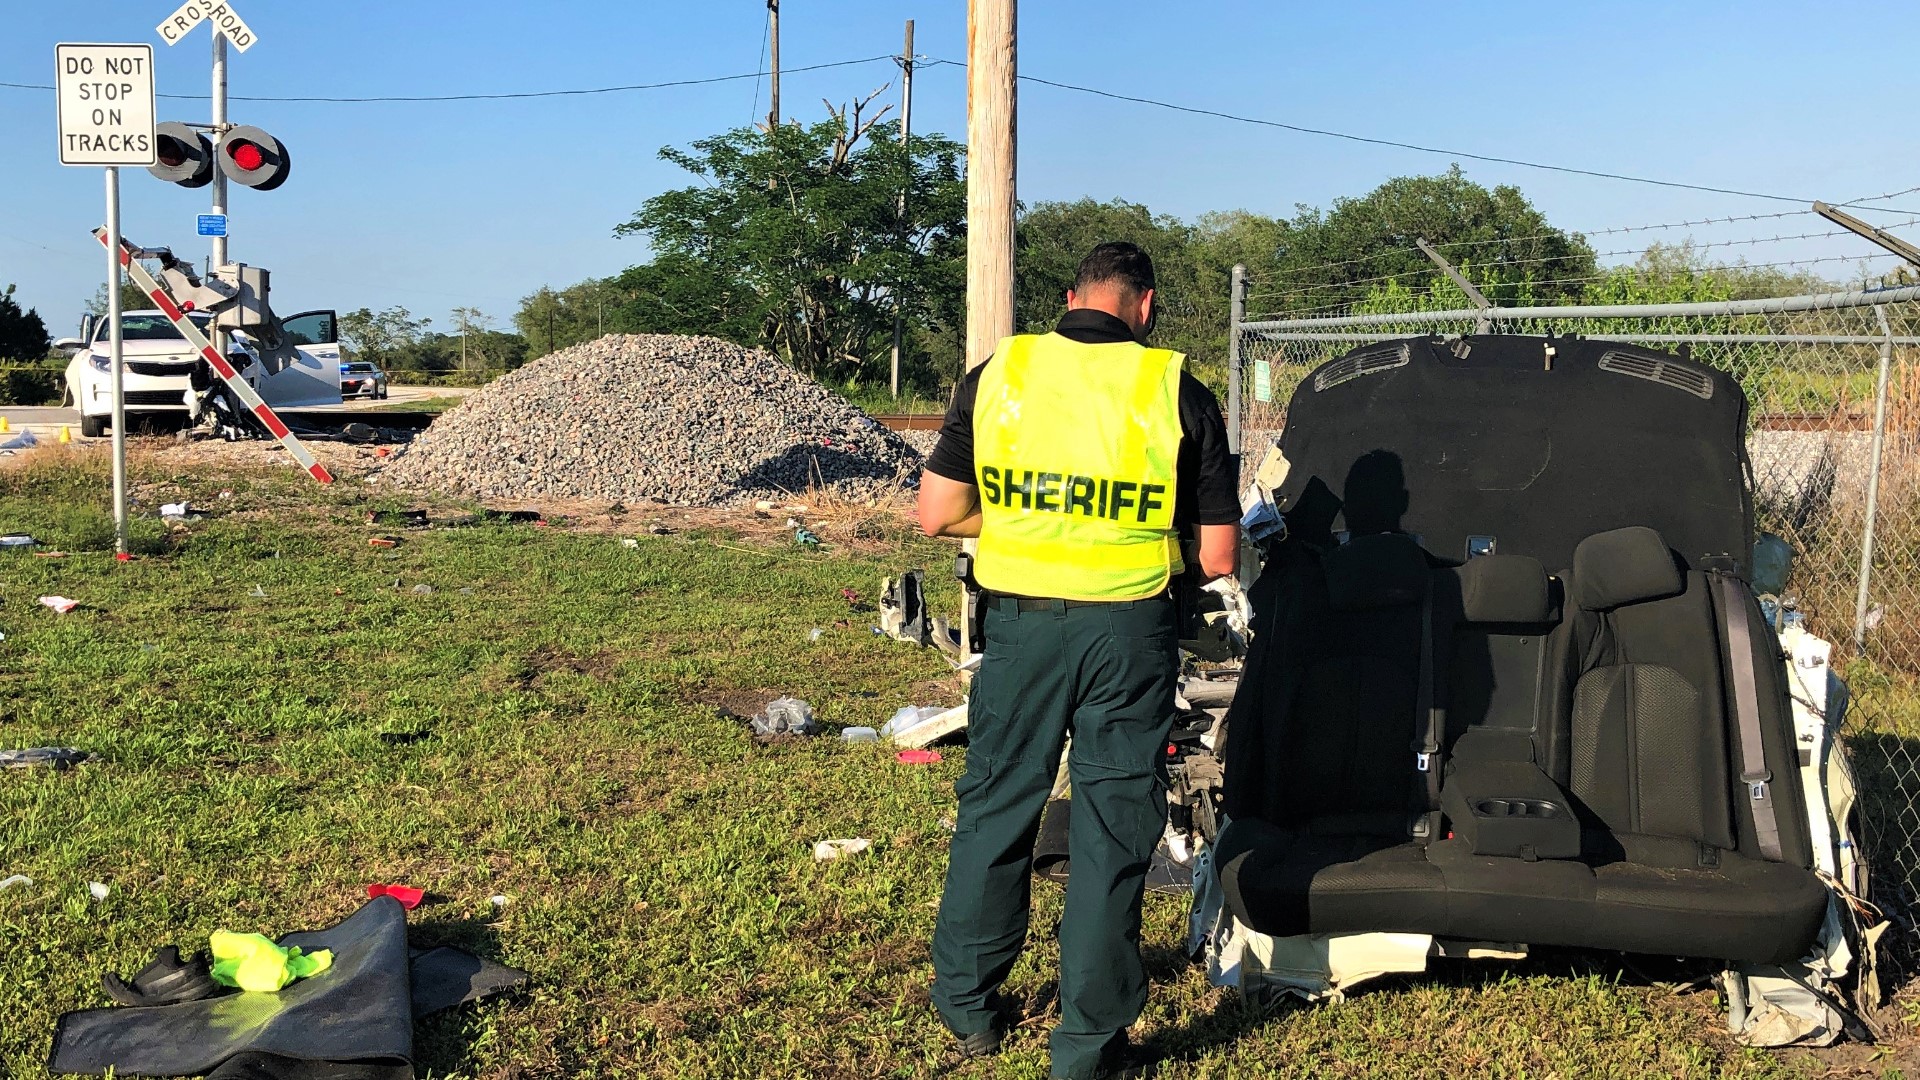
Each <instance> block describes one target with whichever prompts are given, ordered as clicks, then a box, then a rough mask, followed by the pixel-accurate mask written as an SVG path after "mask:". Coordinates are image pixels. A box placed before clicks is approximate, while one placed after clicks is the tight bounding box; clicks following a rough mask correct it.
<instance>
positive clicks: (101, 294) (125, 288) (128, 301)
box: [87, 281, 153, 317]
mask: <svg viewBox="0 0 1920 1080" xmlns="http://www.w3.org/2000/svg"><path fill="white" fill-rule="evenodd" d="M152 308H153V299H152V298H151V297H149V296H148V295H147V294H146V293H144V292H141V291H140V286H138V285H135V284H134V283H133V282H131V281H122V282H121V283H120V310H121V311H148V310H151V309H152ZM106 313H107V283H106V282H104V281H103V282H101V283H100V287H99V288H97V289H95V290H93V298H92V299H90V300H88V301H87V314H89V315H94V316H101V317H104V316H105V315H106Z"/></svg>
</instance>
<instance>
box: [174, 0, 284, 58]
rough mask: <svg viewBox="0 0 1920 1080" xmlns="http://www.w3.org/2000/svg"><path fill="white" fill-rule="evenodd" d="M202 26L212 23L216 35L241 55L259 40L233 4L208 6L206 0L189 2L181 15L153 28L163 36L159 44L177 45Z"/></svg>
mask: <svg viewBox="0 0 1920 1080" xmlns="http://www.w3.org/2000/svg"><path fill="white" fill-rule="evenodd" d="M202 22H211V23H212V24H213V32H214V33H216V34H225V35H226V36H227V40H228V41H231V42H233V47H234V48H236V49H239V50H240V51H241V52H246V51H247V50H248V49H251V48H253V43H254V42H256V41H259V40H260V37H259V35H257V34H255V33H254V32H253V28H252V27H250V26H248V25H247V24H246V20H244V19H242V18H241V17H240V13H239V12H237V11H235V10H233V5H232V4H223V3H209V2H207V0H187V2H186V3H184V4H181V5H180V9H179V10H178V11H175V12H174V13H173V14H171V15H169V16H167V17H166V20H165V21H163V22H162V23H161V24H160V25H159V26H156V27H154V32H155V33H157V34H159V35H160V40H162V41H164V42H166V43H167V44H169V45H174V44H178V43H179V41H180V39H181V38H183V37H186V36H187V32H188V31H189V30H192V29H193V28H194V27H196V26H199V25H200V24H201V23H202Z"/></svg>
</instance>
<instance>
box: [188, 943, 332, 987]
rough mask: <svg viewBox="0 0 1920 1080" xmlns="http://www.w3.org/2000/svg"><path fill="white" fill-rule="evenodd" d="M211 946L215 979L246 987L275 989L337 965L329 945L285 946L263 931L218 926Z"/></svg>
mask: <svg viewBox="0 0 1920 1080" xmlns="http://www.w3.org/2000/svg"><path fill="white" fill-rule="evenodd" d="M211 948H212V950H213V981H214V982H217V983H220V984H221V985H223V986H237V987H239V988H240V989H242V990H256V991H265V992H272V991H275V990H279V989H281V988H283V987H285V986H286V985H287V984H288V983H291V982H293V981H294V980H296V979H304V978H306V977H307V976H309V975H318V974H319V973H321V972H323V971H325V970H327V969H328V968H330V967H332V966H333V953H332V952H331V951H329V950H327V949H316V950H315V951H313V952H302V951H301V949H300V946H298V945H294V946H292V947H289V948H284V949H283V948H281V947H280V946H278V945H275V944H274V943H273V942H272V941H270V940H268V939H267V938H266V937H265V936H263V935H260V934H230V933H228V932H227V931H225V930H216V931H214V932H213V939H212V942H211Z"/></svg>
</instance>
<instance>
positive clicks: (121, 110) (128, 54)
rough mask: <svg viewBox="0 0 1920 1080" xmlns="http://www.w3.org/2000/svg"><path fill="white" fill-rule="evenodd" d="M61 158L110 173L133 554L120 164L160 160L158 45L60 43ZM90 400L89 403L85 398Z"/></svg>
mask: <svg viewBox="0 0 1920 1080" xmlns="http://www.w3.org/2000/svg"><path fill="white" fill-rule="evenodd" d="M53 58H54V69H55V75H54V83H55V85H56V87H57V89H58V93H57V94H56V97H57V98H58V101H59V106H58V111H59V124H60V164H62V165H103V166H106V170H105V171H106V179H107V233H108V245H107V251H108V254H107V341H108V347H109V349H110V350H111V359H110V360H109V363H111V364H112V375H113V543H114V551H115V553H116V554H117V555H118V556H119V557H120V558H122V559H125V558H126V557H127V402H126V391H125V379H126V364H125V358H124V355H123V353H124V342H123V340H122V337H121V327H120V260H119V258H118V252H119V250H120V166H122V165H139V166H143V167H144V166H148V165H152V164H153V163H154V161H155V155H154V150H155V141H154V109H153V105H154V94H153V46H151V45H80V44H60V45H55V46H54V49H53ZM80 405H81V407H82V408H84V407H85V403H84V402H81V403H80Z"/></svg>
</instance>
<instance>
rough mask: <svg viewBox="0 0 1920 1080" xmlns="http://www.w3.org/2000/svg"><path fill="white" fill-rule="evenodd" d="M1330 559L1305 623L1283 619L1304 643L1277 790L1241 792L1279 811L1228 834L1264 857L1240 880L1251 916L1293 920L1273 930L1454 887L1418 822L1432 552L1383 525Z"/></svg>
mask: <svg viewBox="0 0 1920 1080" xmlns="http://www.w3.org/2000/svg"><path fill="white" fill-rule="evenodd" d="M1322 569H1323V571H1324V572H1323V574H1322V575H1319V579H1320V581H1322V582H1323V583H1324V588H1325V591H1324V594H1323V595H1318V596H1311V597H1308V598H1306V599H1307V602H1306V603H1302V604H1300V605H1298V608H1297V614H1296V619H1295V621H1296V622H1298V623H1299V624H1300V625H1298V626H1291V627H1286V628H1280V629H1279V632H1280V633H1282V634H1285V635H1287V636H1288V637H1289V639H1290V640H1292V641H1295V642H1297V643H1298V647H1297V649H1298V651H1297V654H1296V655H1294V656H1292V657H1288V658H1286V659H1287V660H1288V661H1289V662H1290V664H1291V665H1292V666H1293V667H1294V668H1295V670H1297V671H1298V673H1299V674H1298V679H1299V683H1298V689H1297V691H1295V693H1294V694H1293V695H1292V700H1291V702H1290V703H1289V705H1287V706H1283V707H1282V708H1281V709H1279V710H1278V711H1279V712H1280V713H1281V726H1280V727H1279V729H1278V730H1276V731H1269V732H1266V733H1264V735H1263V739H1264V740H1265V741H1267V742H1270V743H1273V744H1275V745H1276V746H1277V747H1278V748H1279V749H1280V750H1281V751H1282V752H1281V753H1277V754H1272V755H1269V756H1268V757H1267V759H1266V760H1269V761H1271V762H1272V763H1273V765H1274V767H1275V769H1276V774H1275V775H1270V776H1264V777H1262V778H1261V782H1262V783H1263V784H1265V785H1267V786H1268V788H1269V790H1268V791H1265V792H1263V793H1261V794H1262V795H1263V796H1264V798H1261V799H1257V800H1256V799H1251V798H1243V799H1242V800H1241V801H1242V804H1243V805H1244V804H1257V805H1259V806H1261V807H1262V808H1263V811H1264V813H1265V815H1266V816H1265V817H1262V818H1244V819H1239V820H1235V821H1234V822H1233V823H1232V824H1231V825H1230V826H1229V827H1228V828H1227V829H1226V830H1224V831H1223V832H1222V835H1221V837H1220V840H1221V843H1222V844H1223V845H1225V844H1227V843H1229V842H1233V843H1238V844H1244V845H1245V847H1246V848H1247V849H1248V851H1249V854H1250V855H1251V856H1252V857H1253V860H1254V864H1255V866H1256V867H1257V868H1256V869H1250V870H1248V871H1247V872H1245V873H1242V874H1239V875H1238V876H1237V877H1236V878H1235V881H1236V882H1237V883H1238V884H1237V885H1236V886H1234V887H1238V888H1243V889H1244V890H1245V891H1246V894H1247V907H1248V909H1249V910H1251V911H1254V912H1257V913H1258V914H1257V916H1256V917H1255V918H1253V919H1248V920H1247V921H1249V922H1250V923H1252V925H1254V926H1256V927H1259V928H1261V929H1263V930H1264V929H1265V928H1266V927H1268V926H1272V927H1283V928H1285V929H1278V930H1269V931H1267V932H1270V933H1304V932H1306V930H1305V928H1306V927H1310V926H1313V927H1317V926H1321V925H1327V924H1329V923H1330V922H1338V921H1342V920H1359V921H1361V922H1366V923H1372V922H1376V921H1378V920H1381V919H1388V918H1394V917H1397V916H1398V915H1399V914H1400V913H1401V912H1402V911H1403V910H1404V909H1405V908H1406V907H1407V905H1408V903H1409V898H1410V897H1419V896H1435V897H1438V896H1440V895H1441V893H1440V889H1441V880H1440V874H1439V872H1438V871H1437V870H1435V869H1434V868H1433V867H1432V866H1429V865H1428V864H1427V861H1426V858H1425V856H1424V854H1423V853H1422V851H1421V848H1420V845H1419V844H1417V843H1415V842H1414V840H1413V838H1412V835H1411V831H1410V826H1411V824H1412V823H1413V821H1414V819H1415V818H1416V817H1417V815H1418V814H1419V812H1420V811H1421V810H1422V809H1424V806H1423V805H1422V804H1421V802H1420V801H1419V799H1418V787H1417V783H1416V777H1415V774H1414V771H1413V768H1412V764H1413V751H1412V746H1413V742H1414V739H1415V735H1416V732H1415V726H1414V714H1415V711H1416V703H1417V698H1418V682H1419V679H1418V675H1419V658H1420V635H1421V604H1422V601H1423V600H1424V598H1425V596H1426V593H1427V588H1428V579H1429V574H1430V568H1429V563H1428V560H1427V557H1426V553H1425V552H1424V551H1422V550H1421V549H1420V547H1419V545H1418V544H1416V543H1415V542H1414V541H1413V539H1412V538H1411V537H1408V536H1405V535H1402V534H1398V533H1381V534H1376V535H1371V536H1363V537H1356V538H1355V539H1353V540H1351V541H1350V542H1348V543H1346V544H1343V545H1341V546H1340V547H1338V548H1335V549H1333V550H1332V551H1330V552H1328V553H1327V555H1326V556H1325V558H1324V560H1323V563H1322ZM1276 666H1278V665H1276ZM1249 700H1251V699H1249ZM1235 709H1239V701H1238V699H1236V702H1235ZM1243 711H1244V710H1243ZM1245 722H1246V723H1248V724H1249V725H1251V724H1253V723H1257V722H1259V721H1257V720H1252V719H1249V720H1247V721H1245ZM1235 725H1236V721H1235V719H1234V716H1233V713H1232V712H1230V713H1229V714H1228V730H1229V731H1232V730H1234V728H1235ZM1221 851H1222V852H1223V853H1224V852H1226V851H1227V848H1225V847H1222V849H1221ZM1242 918H1243V919H1245V918H1247V917H1246V916H1244V915H1243V916H1242Z"/></svg>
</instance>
